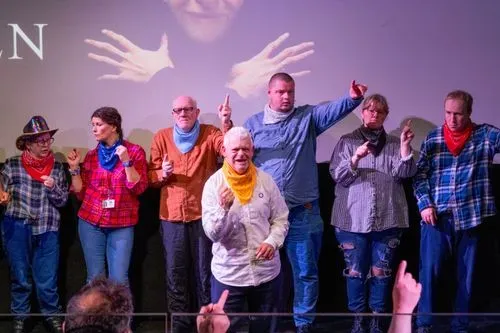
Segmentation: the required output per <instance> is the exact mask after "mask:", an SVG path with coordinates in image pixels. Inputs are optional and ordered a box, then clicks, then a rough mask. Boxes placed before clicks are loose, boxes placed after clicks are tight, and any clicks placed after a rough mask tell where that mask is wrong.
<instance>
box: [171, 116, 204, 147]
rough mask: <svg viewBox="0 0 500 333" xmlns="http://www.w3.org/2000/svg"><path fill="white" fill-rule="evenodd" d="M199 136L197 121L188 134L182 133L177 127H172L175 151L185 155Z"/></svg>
mask: <svg viewBox="0 0 500 333" xmlns="http://www.w3.org/2000/svg"><path fill="white" fill-rule="evenodd" d="M199 135H200V122H199V121H198V120H197V121H196V122H195V123H194V126H193V128H192V129H191V131H189V132H183V131H182V130H181V129H180V128H179V127H177V125H175V126H174V142H175V146H176V147H177V149H179V150H180V151H181V153H183V154H185V153H187V152H189V151H190V150H191V149H193V147H194V145H195V143H196V140H198V136H199Z"/></svg>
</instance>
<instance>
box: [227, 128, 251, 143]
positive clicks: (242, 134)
mask: <svg viewBox="0 0 500 333" xmlns="http://www.w3.org/2000/svg"><path fill="white" fill-rule="evenodd" d="M233 138H240V139H248V140H250V143H251V144H252V147H253V139H252V135H251V134H250V132H249V131H248V130H247V129H246V128H245V127H241V126H236V127H233V128H231V129H230V130H229V131H227V132H226V134H225V135H224V147H227V145H228V144H229V140H230V139H233Z"/></svg>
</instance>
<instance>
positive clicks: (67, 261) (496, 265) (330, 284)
mask: <svg viewBox="0 0 500 333" xmlns="http://www.w3.org/2000/svg"><path fill="white" fill-rule="evenodd" d="M318 168H319V184H320V205H321V213H322V216H323V219H324V221H325V232H324V237H323V249H322V252H321V258H320V263H319V266H320V298H319V304H318V312H346V311H347V308H346V291H345V283H344V278H343V277H342V270H343V267H344V262H343V258H342V253H341V252H340V250H339V249H338V244H337V241H336V240H335V237H334V233H333V229H332V227H331V226H330V223H329V221H330V213H331V208H332V202H333V200H334V194H333V193H334V184H333V181H332V180H331V178H330V175H329V173H328V164H327V163H320V164H318ZM492 175H493V179H492V182H493V185H494V186H493V188H494V190H495V194H496V197H497V198H500V165H493V166H492ZM405 186H406V190H407V191H406V192H407V198H408V204H409V216H410V224H411V226H410V228H409V229H408V230H407V231H406V232H405V234H404V236H403V239H402V241H401V245H400V248H399V252H398V257H399V258H400V259H406V260H408V262H409V270H410V271H411V272H412V273H413V274H415V275H416V274H417V273H418V251H419V214H418V211H417V208H416V203H415V200H414V198H413V195H412V192H411V184H410V183H409V182H408V183H407V184H405ZM70 198H71V199H70V201H69V202H68V204H67V205H66V207H64V208H63V210H62V224H61V229H60V241H61V258H60V275H59V276H60V278H59V285H60V289H59V290H60V294H61V302H62V305H63V306H65V305H66V303H67V301H68V299H69V298H70V297H71V296H72V295H73V294H74V293H75V292H76V291H77V290H78V289H79V288H80V287H81V286H82V285H83V284H84V282H85V263H84V260H83V254H82V250H81V245H80V241H79V239H78V234H77V218H76V213H77V210H78V206H79V203H78V202H77V200H76V199H75V198H74V197H73V196H70ZM158 201H159V191H158V190H155V189H148V190H147V191H146V192H145V193H144V194H143V195H142V196H141V206H140V221H139V224H138V225H137V227H136V230H135V242H134V251H133V255H132V262H131V266H130V281H131V287H132V290H133V294H134V297H135V303H136V312H166V302H165V285H164V276H165V274H164V264H163V253H162V251H163V247H162V242H161V237H160V234H159V223H160V222H159V220H158ZM499 201H500V200H498V199H497V207H498V206H499V203H500V202H499ZM497 224H498V223H497V221H496V218H495V217H494V218H492V219H491V221H489V223H487V224H485V225H483V226H482V227H481V228H482V229H483V233H482V235H483V237H484V238H483V239H482V240H481V242H480V249H479V254H478V261H477V269H476V273H477V278H476V280H475V284H474V286H475V288H474V290H473V294H474V295H473V309H474V311H476V312H499V311H500V285H499V284H498V283H497V282H496V281H497V280H498V277H499V276H500V245H499V228H498V226H497ZM447 286H450V287H451V288H448V289H451V290H453V281H447ZM283 290H289V288H288V287H287V286H283ZM440 290H441V291H442V294H440V295H438V299H440V300H445V299H447V297H446V296H447V294H448V292H447V288H441V289H440ZM9 302H10V298H9V273H8V265H7V262H6V260H5V257H4V256H3V253H0V313H9ZM35 303H36V302H35ZM442 306H443V307H442V310H449V308H448V307H447V304H446V303H445V302H444V303H443V304H442Z"/></svg>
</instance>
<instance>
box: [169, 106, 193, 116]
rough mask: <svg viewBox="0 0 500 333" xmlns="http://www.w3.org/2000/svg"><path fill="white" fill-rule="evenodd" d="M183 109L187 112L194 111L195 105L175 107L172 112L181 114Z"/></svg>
mask: <svg viewBox="0 0 500 333" xmlns="http://www.w3.org/2000/svg"><path fill="white" fill-rule="evenodd" d="M182 111H184V112H185V113H191V112H193V111H194V106H185V107H182V108H173V109H172V112H173V113H175V114H177V115H179V114H181V113H182Z"/></svg>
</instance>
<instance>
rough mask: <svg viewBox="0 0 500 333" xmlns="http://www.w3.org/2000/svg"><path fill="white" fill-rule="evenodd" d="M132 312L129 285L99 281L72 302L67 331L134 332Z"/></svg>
mask: <svg viewBox="0 0 500 333" xmlns="http://www.w3.org/2000/svg"><path fill="white" fill-rule="evenodd" d="M133 312H134V307H133V303H132V294H131V293H130V289H129V288H128V286H126V285H124V284H119V283H116V282H113V281H111V280H108V279H106V278H97V279H95V280H92V281H91V282H90V283H88V284H87V285H85V286H83V288H82V289H80V291H79V292H78V293H77V294H76V295H74V296H73V297H72V298H71V299H70V301H69V303H68V308H67V313H68V315H67V317H66V320H65V321H64V332H65V333H87V332H95V333H108V332H109V333H131V332H132V331H131V329H130V320H131V314H132V313H133Z"/></svg>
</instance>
